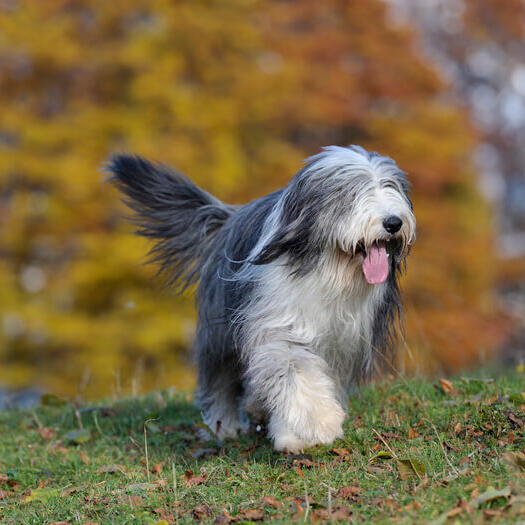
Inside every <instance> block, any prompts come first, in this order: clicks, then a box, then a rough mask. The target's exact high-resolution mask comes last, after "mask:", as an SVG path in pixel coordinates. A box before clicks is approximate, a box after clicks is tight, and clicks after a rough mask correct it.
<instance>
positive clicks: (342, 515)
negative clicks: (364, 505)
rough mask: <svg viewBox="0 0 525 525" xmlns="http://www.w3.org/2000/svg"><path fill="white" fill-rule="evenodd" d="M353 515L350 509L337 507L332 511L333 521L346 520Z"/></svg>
mask: <svg viewBox="0 0 525 525" xmlns="http://www.w3.org/2000/svg"><path fill="white" fill-rule="evenodd" d="M351 515H352V509H350V508H349V507H335V509H333V510H332V515H331V516H330V517H331V518H332V519H333V520H345V519H346V518H348V517H349V516H351Z"/></svg>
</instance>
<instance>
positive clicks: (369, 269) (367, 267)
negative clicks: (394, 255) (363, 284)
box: [363, 244, 388, 284]
mask: <svg viewBox="0 0 525 525" xmlns="http://www.w3.org/2000/svg"><path fill="white" fill-rule="evenodd" d="M363 273H364V274H365V277H366V280H367V281H368V282H369V283H370V284H381V283H384V282H385V280H386V278H387V277H388V255H387V253H386V248H385V246H384V245H382V244H379V245H378V244H374V245H373V246H372V247H370V249H369V250H368V253H367V254H366V257H365V258H364V260H363Z"/></svg>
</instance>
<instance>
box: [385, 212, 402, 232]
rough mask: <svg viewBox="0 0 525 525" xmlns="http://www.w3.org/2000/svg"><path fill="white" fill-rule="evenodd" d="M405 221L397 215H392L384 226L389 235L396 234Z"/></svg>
mask: <svg viewBox="0 0 525 525" xmlns="http://www.w3.org/2000/svg"><path fill="white" fill-rule="evenodd" d="M402 225H403V221H402V220H401V219H400V218H399V217H398V216H397V215H390V217H387V218H386V219H384V220H383V226H384V228H385V230H386V231H387V232H388V233H396V232H398V231H399V229H400V228H401V226H402Z"/></svg>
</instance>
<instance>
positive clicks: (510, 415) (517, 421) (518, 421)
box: [508, 412, 524, 428]
mask: <svg viewBox="0 0 525 525" xmlns="http://www.w3.org/2000/svg"><path fill="white" fill-rule="evenodd" d="M508 418H509V419H510V420H511V421H512V422H513V423H514V424H515V425H516V426H518V427H520V428H523V425H524V423H523V421H522V420H521V419H520V418H519V417H517V416H515V415H514V414H513V413H512V412H509V413H508Z"/></svg>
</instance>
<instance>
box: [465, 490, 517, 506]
mask: <svg viewBox="0 0 525 525" xmlns="http://www.w3.org/2000/svg"><path fill="white" fill-rule="evenodd" d="M509 496H510V487H505V488H504V489H501V490H494V489H489V490H487V491H486V492H484V493H483V494H480V495H479V496H478V497H477V498H475V499H473V500H472V501H470V505H471V506H472V507H474V508H478V507H479V506H480V505H483V503H487V501H493V500H495V499H499V498H508V497H509Z"/></svg>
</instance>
